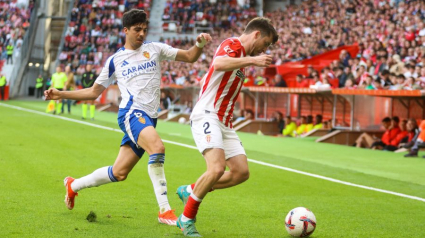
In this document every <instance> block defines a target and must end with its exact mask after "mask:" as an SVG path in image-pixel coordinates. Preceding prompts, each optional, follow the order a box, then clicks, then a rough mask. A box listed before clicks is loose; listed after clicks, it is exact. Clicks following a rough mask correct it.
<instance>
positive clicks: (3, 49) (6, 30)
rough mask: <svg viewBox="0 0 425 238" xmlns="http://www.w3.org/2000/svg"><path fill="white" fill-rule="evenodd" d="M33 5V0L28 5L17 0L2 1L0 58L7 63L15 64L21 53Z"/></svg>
mask: <svg viewBox="0 0 425 238" xmlns="http://www.w3.org/2000/svg"><path fill="white" fill-rule="evenodd" d="M33 7H34V1H32V0H30V1H29V2H28V5H21V4H18V3H17V0H11V1H9V0H7V1H5V0H2V1H0V60H6V64H13V59H14V58H15V57H17V56H18V55H19V54H20V51H21V46H22V43H23V39H24V36H25V32H26V30H27V29H28V27H29V26H30V22H29V19H30V17H31V11H32V9H33Z"/></svg>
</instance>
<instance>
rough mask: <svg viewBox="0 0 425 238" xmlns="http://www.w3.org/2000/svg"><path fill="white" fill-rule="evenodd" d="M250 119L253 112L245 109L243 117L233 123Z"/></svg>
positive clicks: (252, 117) (252, 116)
mask: <svg viewBox="0 0 425 238" xmlns="http://www.w3.org/2000/svg"><path fill="white" fill-rule="evenodd" d="M252 119H254V111H252V110H251V109H245V110H243V116H240V117H238V118H236V120H235V121H234V123H237V122H240V121H246V120H252Z"/></svg>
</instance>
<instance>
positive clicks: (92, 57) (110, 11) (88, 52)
mask: <svg viewBox="0 0 425 238" xmlns="http://www.w3.org/2000/svg"><path fill="white" fill-rule="evenodd" d="M150 4H151V1H150V0H141V1H138V0H132V1H122V0H121V1H106V0H80V1H76V2H75V5H74V7H73V9H72V13H71V16H70V17H71V21H70V23H69V25H68V28H67V32H66V37H65V44H64V47H63V51H62V52H61V53H60V55H59V61H60V64H61V65H62V66H63V65H71V68H72V70H73V71H74V72H75V73H76V74H75V75H76V78H77V83H78V82H79V79H80V77H81V75H82V74H83V73H84V68H85V65H87V64H93V65H94V66H95V69H96V70H97V73H100V70H101V66H102V65H103V64H104V62H105V61H106V59H107V58H108V57H109V56H111V55H112V54H114V53H115V52H116V50H117V49H119V48H120V47H122V46H123V45H124V39H125V35H124V33H123V32H122V23H121V18H122V15H123V13H124V12H125V11H127V10H128V9H132V8H139V9H144V10H145V11H146V12H147V13H148V14H149V10H150V6H151V5H150Z"/></svg>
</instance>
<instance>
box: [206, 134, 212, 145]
mask: <svg viewBox="0 0 425 238" xmlns="http://www.w3.org/2000/svg"><path fill="white" fill-rule="evenodd" d="M205 139H206V140H207V143H210V141H211V135H207V136H205Z"/></svg>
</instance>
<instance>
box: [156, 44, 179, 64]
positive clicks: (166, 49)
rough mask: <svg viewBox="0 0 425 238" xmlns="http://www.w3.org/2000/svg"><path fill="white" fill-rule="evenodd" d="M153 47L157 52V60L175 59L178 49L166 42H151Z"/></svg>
mask: <svg viewBox="0 0 425 238" xmlns="http://www.w3.org/2000/svg"><path fill="white" fill-rule="evenodd" d="M152 44H153V47H154V48H155V50H156V51H157V52H159V60H160V61H163V60H175V59H176V56H177V51H179V49H177V48H173V47H171V46H169V45H167V44H163V43H158V42H153V43H152Z"/></svg>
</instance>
